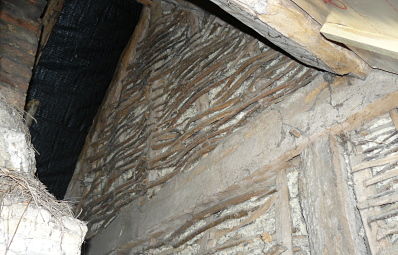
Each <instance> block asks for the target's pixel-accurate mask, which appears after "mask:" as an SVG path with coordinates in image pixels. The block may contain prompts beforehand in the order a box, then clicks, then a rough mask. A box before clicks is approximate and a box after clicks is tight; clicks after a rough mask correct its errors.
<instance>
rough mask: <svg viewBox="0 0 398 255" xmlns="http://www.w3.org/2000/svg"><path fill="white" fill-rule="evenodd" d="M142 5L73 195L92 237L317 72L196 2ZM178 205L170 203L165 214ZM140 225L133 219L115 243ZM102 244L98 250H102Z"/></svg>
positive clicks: (91, 135)
mask: <svg viewBox="0 0 398 255" xmlns="http://www.w3.org/2000/svg"><path fill="white" fill-rule="evenodd" d="M145 10H146V11H145V15H143V18H142V20H141V23H140V25H139V26H138V27H137V30H136V33H135V35H134V37H133V39H132V41H134V42H136V43H135V44H132V45H131V48H130V49H129V50H128V51H127V52H130V53H131V55H127V60H128V61H127V64H126V65H125V67H124V68H125V69H123V70H121V71H120V73H121V75H120V77H119V79H118V80H117V81H115V82H114V85H113V87H111V88H110V90H109V91H108V94H107V97H106V99H105V101H104V104H103V106H102V108H101V110H100V111H99V113H98V115H97V117H96V120H95V125H94V126H93V127H92V128H91V131H90V133H89V135H88V138H87V140H86V144H85V147H84V150H83V151H82V155H81V157H80V159H79V162H78V164H77V168H76V171H75V174H74V177H73V179H72V182H71V184H70V186H69V190H68V194H67V196H66V197H67V198H71V199H73V198H75V199H77V200H78V205H77V207H76V211H79V212H81V214H80V216H81V218H82V219H84V220H85V221H88V224H89V227H90V231H89V234H88V238H92V237H94V238H95V235H96V234H97V233H99V232H100V233H101V231H105V232H106V231H107V229H105V228H106V227H107V226H108V225H109V224H112V221H113V220H114V219H115V218H117V216H118V213H119V212H120V211H121V210H122V209H123V208H124V207H126V206H127V207H129V206H131V205H138V204H141V202H142V203H146V202H148V201H150V200H151V199H152V198H153V199H154V200H156V199H158V196H160V194H161V193H162V188H163V187H164V186H167V185H168V184H169V183H170V182H173V181H174V180H175V178H177V177H178V176H181V175H184V174H186V173H188V172H190V171H191V170H192V169H194V168H195V166H196V164H198V162H202V160H206V157H207V155H208V154H209V153H211V152H212V151H213V150H215V149H216V148H217V146H219V145H220V144H221V143H222V142H223V141H225V140H227V137H229V136H230V135H232V134H233V133H235V132H238V130H239V128H241V127H244V126H245V125H246V124H247V123H249V122H250V120H252V119H253V118H255V116H257V115H258V114H260V113H261V112H262V111H264V110H265V109H267V108H268V107H270V105H271V104H273V103H275V102H279V101H283V99H284V98H285V97H287V96H288V95H290V94H291V93H293V92H294V91H296V90H298V89H299V88H301V87H303V86H305V85H307V84H308V83H310V82H311V81H312V80H313V79H315V77H317V76H318V74H319V73H320V71H318V70H316V69H313V68H309V67H307V66H305V65H303V64H301V63H299V62H297V61H296V60H294V59H292V58H290V57H289V56H286V55H284V54H282V53H281V52H278V51H276V50H275V49H274V48H273V47H271V46H269V45H268V44H265V43H263V42H261V41H259V40H257V39H256V38H254V37H252V36H251V35H248V34H245V33H244V32H242V31H239V30H238V29H237V28H235V27H233V26H231V25H230V24H228V23H226V22H224V21H223V20H221V19H219V18H217V17H215V16H214V15H212V14H210V13H207V12H205V11H203V10H201V9H200V8H198V7H195V6H193V5H191V4H189V3H186V2H182V1H160V2H154V3H153V6H152V7H150V8H147V9H145ZM138 28H140V29H138ZM137 41H138V42H137ZM209 167H210V166H209ZM204 189H205V187H204ZM192 192H195V191H192ZM198 192H199V191H198ZM184 195H185V194H182V196H184ZM140 201H141V202H140ZM176 202H177V201H176ZM178 202H181V201H178ZM192 202H194V201H192ZM142 205H143V204H142ZM171 208H172V205H170V204H165V208H163V209H164V212H165V217H167V216H170V214H171V213H172V210H171ZM163 209H161V208H159V213H160V212H161V211H163ZM169 209H170V210H169ZM170 217H171V216H170ZM155 218H156V217H155ZM155 218H153V219H149V218H148V219H147V221H150V220H153V222H156V221H155V220H157V219H158V218H156V219H155ZM159 218H162V217H159ZM126 220H128V219H126ZM144 223H145V222H142V224H144ZM180 223H181V222H178V223H177V224H176V225H175V226H174V227H175V228H178V227H179V226H180V225H179V224H180ZM174 227H173V228H174ZM148 228H150V227H149V226H148ZM104 229H105V230H104ZM135 230H137V229H136V228H135V227H134V226H133V225H128V224H126V229H125V230H123V233H125V235H123V236H122V237H121V238H120V240H114V239H112V242H111V243H113V242H117V243H123V242H124V241H126V238H128V237H129V235H130V234H131V235H134V234H135V233H134V231H135ZM146 230H147V229H145V227H144V229H142V231H146ZM137 231H141V230H137ZM159 231H160V230H159ZM168 231H171V230H168ZM177 232H178V231H177ZM167 233H168V232H167V231H166V232H165V233H164V234H165V235H167ZM175 235H177V234H175ZM137 238H138V237H137ZM162 238H163V236H162V237H159V240H158V241H159V242H161V239H162ZM179 238H180V237H179V236H178V237H175V240H174V239H173V242H176V243H178V241H177V240H178V239H179ZM104 245H105V244H104ZM96 246H97V244H95V245H92V247H91V248H92V250H91V252H92V254H96V252H101V249H102V247H103V246H102V245H98V247H99V248H96ZM110 246H111V245H109V247H107V248H106V249H108V248H111V247H110ZM102 251H104V250H102Z"/></svg>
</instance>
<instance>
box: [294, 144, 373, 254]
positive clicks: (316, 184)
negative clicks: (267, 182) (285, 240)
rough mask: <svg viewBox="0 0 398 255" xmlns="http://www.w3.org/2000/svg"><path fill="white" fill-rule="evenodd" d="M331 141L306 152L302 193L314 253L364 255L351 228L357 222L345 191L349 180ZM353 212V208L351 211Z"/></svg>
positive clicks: (314, 145) (356, 234)
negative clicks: (349, 206)
mask: <svg viewBox="0 0 398 255" xmlns="http://www.w3.org/2000/svg"><path fill="white" fill-rule="evenodd" d="M332 146H334V145H333V144H332V143H331V141H330V140H329V137H322V138H320V139H318V140H317V141H316V142H314V143H313V144H312V145H310V146H309V147H308V148H307V149H305V150H304V152H303V154H302V161H303V163H302V176H301V178H302V179H301V185H300V191H301V195H302V206H303V214H304V218H305V220H306V223H307V230H308V234H309V240H310V246H311V252H312V253H314V254H365V253H364V252H365V251H366V250H364V249H365V245H364V241H363V240H362V243H361V242H360V241H358V240H361V238H360V237H359V236H358V233H357V232H356V231H355V230H354V229H353V228H352V227H351V226H350V225H352V224H353V222H355V218H353V216H352V215H351V212H349V211H347V210H346V205H347V204H354V203H353V201H352V200H351V198H350V197H349V196H348V195H347V194H348V193H347V192H345V190H348V187H347V179H346V178H344V176H343V175H342V174H341V173H342V171H341V169H340V167H341V166H340V164H338V163H337V162H338V160H337V161H336V159H335V158H334V157H338V155H335V154H334V153H336V152H337V151H336V149H334V148H332ZM349 209H350V210H353V209H354V207H353V206H352V207H351V208H349ZM337 233H338V234H337Z"/></svg>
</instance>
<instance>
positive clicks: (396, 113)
mask: <svg viewBox="0 0 398 255" xmlns="http://www.w3.org/2000/svg"><path fill="white" fill-rule="evenodd" d="M390 117H391V119H392V122H393V123H394V126H395V129H397V130H398V109H396V108H395V109H393V110H391V111H390Z"/></svg>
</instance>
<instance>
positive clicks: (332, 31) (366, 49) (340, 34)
mask: <svg viewBox="0 0 398 255" xmlns="http://www.w3.org/2000/svg"><path fill="white" fill-rule="evenodd" d="M321 33H322V34H323V35H325V37H326V38H328V39H330V40H333V41H337V42H340V43H344V44H345V45H347V46H348V47H349V48H350V49H352V50H353V51H354V52H356V53H357V54H358V55H359V56H361V57H362V58H363V59H364V60H365V61H366V62H367V63H368V64H369V65H370V66H372V67H373V68H380V69H383V70H386V71H390V72H394V73H398V37H397V38H394V37H391V36H386V35H382V34H375V33H371V32H369V31H362V30H358V29H356V28H353V27H348V26H345V25H341V24H336V23H329V22H327V23H325V24H324V25H323V26H322V28H321Z"/></svg>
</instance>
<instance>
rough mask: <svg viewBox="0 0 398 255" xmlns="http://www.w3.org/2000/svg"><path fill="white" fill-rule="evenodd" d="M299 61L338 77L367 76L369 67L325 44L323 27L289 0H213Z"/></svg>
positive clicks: (352, 54) (357, 58)
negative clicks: (338, 75) (335, 74)
mask: <svg viewBox="0 0 398 255" xmlns="http://www.w3.org/2000/svg"><path fill="white" fill-rule="evenodd" d="M213 2H214V3H216V4H217V5H219V6H220V7H221V8H223V9H224V10H225V11H227V12H229V13H230V14H232V15H233V16H235V17H236V18H237V19H239V20H241V21H242V22H243V23H245V24H246V25H247V26H249V27H251V28H253V29H254V30H256V31H257V32H258V33H259V34H260V35H262V36H264V37H265V38H266V39H268V40H269V41H271V42H272V43H274V44H275V45H277V46H278V47H280V48H282V49H283V50H284V51H286V52H288V53H289V54H291V55H292V56H294V57H295V58H296V59H298V60H299V61H301V62H303V63H306V64H308V65H311V66H315V67H318V68H321V69H324V70H327V71H331V72H334V73H337V74H348V73H351V74H354V75H357V76H360V77H364V76H366V73H367V64H366V63H364V62H363V61H362V60H361V59H360V58H359V57H358V56H356V55H355V54H354V53H353V52H351V51H350V50H347V49H345V48H343V47H340V46H338V45H337V44H334V43H332V42H330V41H328V40H326V39H325V38H324V37H323V36H322V35H321V34H320V29H321V26H320V25H319V24H318V23H317V22H315V21H314V20H313V19H312V18H311V17H309V16H308V14H307V13H305V12H304V11H303V10H301V9H300V8H298V7H297V6H296V5H295V4H294V3H292V2H291V1H290V0H267V1H260V0H254V1H248V0H231V1H228V2H225V1H220V0H213Z"/></svg>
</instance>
